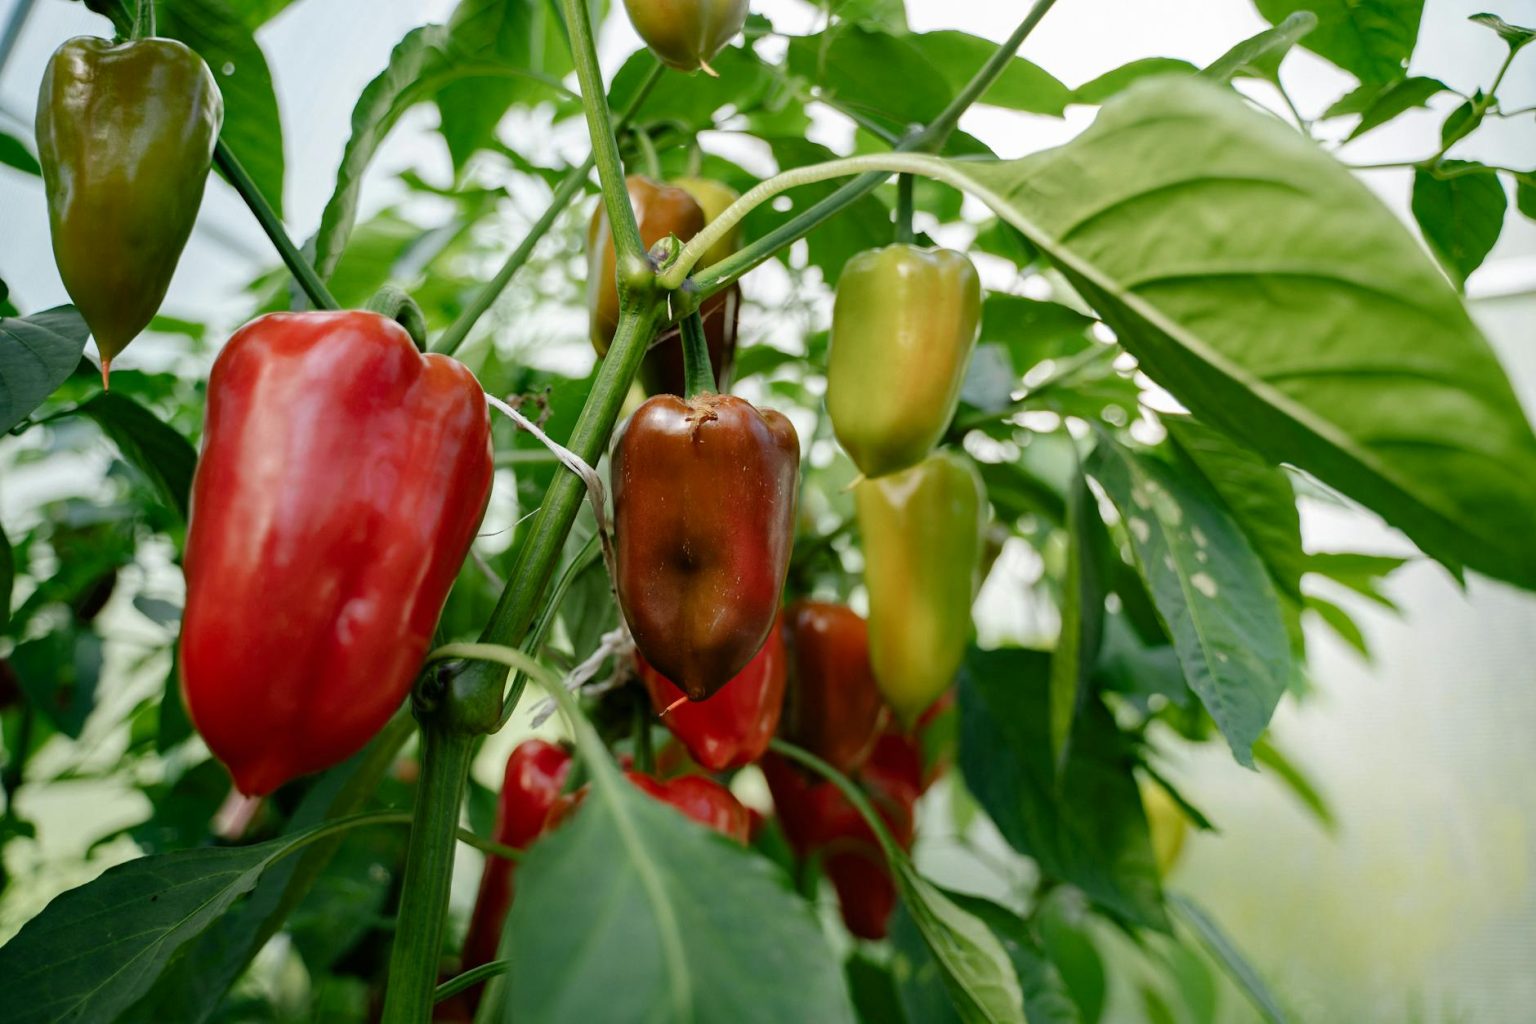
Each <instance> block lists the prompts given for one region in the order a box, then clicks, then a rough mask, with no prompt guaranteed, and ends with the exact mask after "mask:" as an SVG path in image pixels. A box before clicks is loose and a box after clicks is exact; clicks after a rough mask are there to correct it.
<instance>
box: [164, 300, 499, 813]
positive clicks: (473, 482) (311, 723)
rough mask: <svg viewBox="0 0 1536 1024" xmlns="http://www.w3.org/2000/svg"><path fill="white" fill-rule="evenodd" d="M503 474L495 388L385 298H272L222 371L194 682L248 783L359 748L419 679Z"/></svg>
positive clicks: (210, 437)
mask: <svg viewBox="0 0 1536 1024" xmlns="http://www.w3.org/2000/svg"><path fill="white" fill-rule="evenodd" d="M490 487H491V443H490V422H489V419H488V417H487V411H486V403H485V397H484V395H483V394H482V392H481V391H480V387H479V385H478V384H477V383H476V381H475V378H474V377H473V376H472V375H471V374H470V372H469V371H468V370H466V369H465V368H464V367H463V365H462V364H460V363H458V362H455V361H454V360H452V359H449V358H447V357H445V356H439V355H425V356H424V355H422V354H421V353H419V352H418V351H417V350H416V346H415V345H414V344H412V342H411V339H410V336H409V335H407V334H406V333H405V331H404V330H403V329H401V327H400V326H399V325H398V324H396V323H395V322H394V321H392V320H388V319H386V318H384V317H382V316H379V315H378V314H376V313H363V312H339V313H338V312H315V313H273V314H270V315H268V316H264V317H261V318H259V319H257V320H254V321H252V322H251V323H249V324H247V325H246V326H245V327H243V328H241V329H240V330H239V331H237V332H236V333H235V335H234V337H232V338H231V339H230V340H229V343H228V344H227V345H226V346H225V347H224V350H223V351H222V352H220V353H219V356H218V359H217V360H215V362H214V365H213V373H212V375H211V376H210V378H209V383H208V419H207V429H206V431H205V433H204V437H203V451H202V456H201V458H200V459H199V460H198V465H197V473H196V476H195V478H194V480H193V484H192V514H191V521H190V523H189V526H188V530H187V551H186V578H187V602H186V613H185V616H184V618H183V621H182V632H181V657H180V660H179V664H180V669H181V686H182V694H183V696H184V697H185V699H186V704H187V709H188V711H189V712H190V713H191V717H192V721H193V723H194V724H195V725H196V726H197V729H198V731H199V732H200V733H202V735H203V738H204V739H205V740H206V741H207V742H208V746H209V748H210V749H211V750H212V751H213V753H214V756H216V757H217V758H218V759H219V760H221V761H223V762H224V764H225V765H226V766H227V767H228V768H229V771H230V774H231V775H233V776H234V780H235V784H236V785H237V786H238V787H239V788H240V790H241V791H242V792H244V793H247V794H252V795H260V794H266V793H270V792H271V791H272V790H274V789H276V788H277V787H278V786H280V785H282V784H283V783H285V782H287V781H288V780H290V779H293V778H296V777H298V776H300V775H304V774H307V773H309V772H314V771H319V770H321V769H323V768H328V767H330V766H331V765H334V764H337V763H338V762H340V761H342V760H344V759H346V758H347V757H350V756H351V755H352V754H354V753H356V752H357V751H358V750H359V749H360V748H361V747H362V746H363V745H364V744H365V743H367V742H368V740H369V739H370V738H372V737H373V735H374V734H375V733H376V732H378V731H379V729H380V728H381V727H382V726H383V725H384V723H385V722H386V721H388V719H389V717H390V716H391V715H392V714H394V712H395V710H396V709H397V708H398V707H399V706H400V702H401V701H402V700H404V699H405V696H406V694H407V693H408V692H409V691H410V687H411V682H412V680H413V679H414V678H415V675H416V672H417V670H418V669H419V668H420V667H421V661H422V658H423V656H424V655H425V653H426V650H427V645H428V643H429V642H430V641H431V639H432V631H433V629H434V628H435V627H436V625H437V618H438V614H439V613H440V612H441V611H442V607H443V602H444V600H445V599H446V598H447V596H448V590H449V588H450V587H451V586H452V585H453V581H454V577H455V576H456V575H457V573H458V570H459V566H460V564H461V563H462V562H463V561H464V556H465V554H466V553H467V552H468V550H469V545H470V541H471V540H472V539H473V538H474V535H475V530H476V529H477V528H478V526H479V523H480V517H481V515H482V513H483V512H484V511H485V505H486V499H487V498H488V496H489V494H490Z"/></svg>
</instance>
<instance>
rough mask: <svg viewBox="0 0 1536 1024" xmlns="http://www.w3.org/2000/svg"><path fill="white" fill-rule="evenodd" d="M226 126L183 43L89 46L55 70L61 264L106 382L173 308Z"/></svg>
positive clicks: (40, 104)
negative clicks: (173, 291)
mask: <svg viewBox="0 0 1536 1024" xmlns="http://www.w3.org/2000/svg"><path fill="white" fill-rule="evenodd" d="M223 120H224V100H223V98H222V97H221V96H220V95H219V89H218V86H217V85H215V84H214V80H213V75H212V74H211V73H210V72H209V71H208V65H206V64H204V63H203V61H202V58H200V57H199V56H198V55H197V54H195V53H193V52H192V51H191V50H189V49H188V48H187V47H185V46H183V45H182V44H181V43H179V42H176V41H175V40H174V39H141V40H138V41H136V42H126V43H118V44H113V43H111V42H108V41H107V40H105V39H94V38H91V37H89V36H80V37H78V38H75V39H71V40H69V41H68V42H66V43H65V44H64V45H63V46H60V47H59V48H58V50H57V51H55V52H54V54H53V57H52V58H51V59H50V60H49V61H48V67H47V70H46V71H44V73H43V84H42V89H41V90H40V92H39V95H38V101H37V150H38V162H39V163H40V164H41V165H42V168H43V182H44V185H45V186H46V189H47V193H48V223H49V227H50V229H51V231H52V235H53V255H54V260H55V262H56V263H57V264H58V267H59V276H60V277H62V278H63V279H64V287H65V288H66V289H67V290H68V291H69V296H70V298H71V299H72V300H74V303H75V306H76V307H77V308H78V309H79V310H80V315H81V316H83V317H84V318H85V322H86V323H87V324H88V325H89V326H90V328H91V334H92V335H94V336H95V338H96V347H97V348H98V349H99V350H100V352H101V368H102V377H103V380H105V378H106V376H107V373H108V370H109V369H110V364H111V361H112V359H113V358H115V357H116V356H117V354H118V353H119V352H121V351H122V350H123V349H124V347H126V346H127V344H128V343H129V342H130V341H132V340H133V339H134V338H136V337H137V336H138V334H139V332H140V331H142V330H143V329H144V328H145V327H146V326H148V324H149V321H150V319H151V318H152V317H153V316H154V315H155V312H156V310H158V309H159V308H160V302H161V300H162V299H164V298H165V291H166V288H168V287H169V286H170V283H171V275H172V274H173V273H174V272H175V270H176V262H177V260H178V259H180V257H181V250H182V249H183V248H184V247H185V246H186V244H187V236H188V235H190V234H191V233H192V223H193V221H195V220H196V219H197V209H198V206H200V205H201V203H202V199H203V185H204V183H205V182H206V181H207V179H208V168H209V166H210V165H211V164H212V161H213V148H214V142H215V141H216V140H217V139H218V136H219V128H220V126H221V125H222V123H223Z"/></svg>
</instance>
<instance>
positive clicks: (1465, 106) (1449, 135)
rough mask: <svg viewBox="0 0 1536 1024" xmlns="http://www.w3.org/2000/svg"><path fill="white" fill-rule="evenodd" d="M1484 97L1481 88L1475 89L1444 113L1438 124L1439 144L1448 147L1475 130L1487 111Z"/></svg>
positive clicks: (1486, 114)
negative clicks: (1442, 121)
mask: <svg viewBox="0 0 1536 1024" xmlns="http://www.w3.org/2000/svg"><path fill="white" fill-rule="evenodd" d="M1484 99H1485V97H1484V96H1483V90H1481V89H1476V90H1474V91H1473V93H1472V97H1471V98H1470V99H1467V100H1463V101H1462V103H1461V105H1460V106H1458V107H1457V108H1456V109H1455V110H1453V111H1451V112H1450V113H1449V114H1447V115H1446V118H1445V121H1444V123H1442V124H1441V125H1440V145H1441V147H1442V148H1444V149H1447V150H1448V149H1450V148H1451V147H1452V146H1454V145H1455V144H1456V143H1457V142H1460V141H1461V140H1462V139H1464V138H1466V137H1467V136H1468V135H1471V134H1472V133H1473V132H1475V131H1477V128H1478V126H1479V125H1481V124H1482V123H1483V119H1484V118H1485V117H1487V116H1488V112H1487V110H1486V108H1485V107H1484V105H1483V101H1484Z"/></svg>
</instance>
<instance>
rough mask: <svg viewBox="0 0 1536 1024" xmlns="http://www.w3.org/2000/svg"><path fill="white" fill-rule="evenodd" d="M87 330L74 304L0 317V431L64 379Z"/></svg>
mask: <svg viewBox="0 0 1536 1024" xmlns="http://www.w3.org/2000/svg"><path fill="white" fill-rule="evenodd" d="M90 335H91V332H90V328H88V327H86V326H85V321H84V320H83V319H81V317H80V314H79V313H78V312H76V311H75V307H74V306H55V307H54V308H53V309H49V310H44V311H43V312H41V313H33V314H32V315H31V316H23V317H10V316H8V317H0V434H4V433H5V432H6V431H8V430H10V429H11V428H12V427H14V426H15V425H16V424H18V423H20V422H21V421H22V420H24V419H26V418H27V416H28V415H29V414H30V413H31V412H32V410H33V409H36V408H37V407H38V406H39V405H41V404H42V402H43V399H45V398H47V397H48V396H49V395H51V394H53V392H54V389H55V388H57V387H58V386H59V385H60V384H63V383H64V382H65V381H66V380H68V379H69V375H70V374H71V373H73V372H74V370H75V367H76V366H78V365H80V355H81V353H83V352H84V351H85V341H86V339H87V338H89V337H90Z"/></svg>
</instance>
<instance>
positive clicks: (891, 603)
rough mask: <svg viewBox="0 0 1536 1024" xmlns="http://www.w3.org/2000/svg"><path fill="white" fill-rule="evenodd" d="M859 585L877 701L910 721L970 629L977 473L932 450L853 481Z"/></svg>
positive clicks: (980, 496)
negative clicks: (901, 466) (863, 591)
mask: <svg viewBox="0 0 1536 1024" xmlns="http://www.w3.org/2000/svg"><path fill="white" fill-rule="evenodd" d="M855 501H856V505H857V508H858V522H859V530H860V532H861V533H862V534H863V539H864V582H865V584H866V585H867V587H868V589H869V657H870V663H871V664H872V665H873V666H874V669H875V681H876V682H877V683H879V684H880V692H881V693H882V694H884V695H885V699H886V702H887V703H889V704H890V705H891V707H892V708H893V709H894V710H895V711H896V714H897V715H898V716H900V718H901V720H902V721H903V722H904V723H908V724H910V723H913V722H915V721H916V720H917V717H918V716H919V715H921V714H922V713H923V711H924V710H925V709H926V708H927V707H928V705H930V704H931V703H933V701H934V700H935V699H936V698H937V697H938V696H939V694H941V693H943V692H944V691H945V690H946V689H947V688H948V687H949V685H950V683H951V682H953V681H954V678H955V673H956V672H957V671H958V670H959V668H960V662H961V659H963V658H964V656H965V647H966V644H967V643H968V642H969V640H970V637H971V601H972V599H973V598H974V597H975V586H976V566H977V564H978V563H979V561H980V558H981V535H982V528H983V525H984V523H983V517H984V515H985V512H986V503H985V496H984V493H983V490H982V483H981V478H980V476H978V475H977V473H976V470H975V468H974V467H973V466H972V465H971V464H970V462H969V461H968V460H966V459H965V458H964V457H963V456H960V455H956V454H954V453H952V452H947V451H941V452H936V453H934V454H933V455H930V456H929V457H928V458H927V459H925V460H924V461H922V462H921V463H919V464H918V465H916V466H913V467H912V468H911V469H908V470H905V471H904V472H901V473H898V474H895V475H893V476H886V477H881V478H879V479H876V480H864V481H862V482H860V484H859V485H858V487H857V488H856V490H855Z"/></svg>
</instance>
